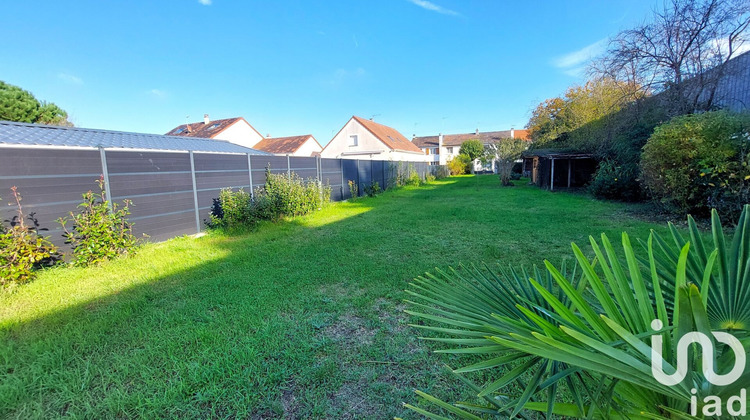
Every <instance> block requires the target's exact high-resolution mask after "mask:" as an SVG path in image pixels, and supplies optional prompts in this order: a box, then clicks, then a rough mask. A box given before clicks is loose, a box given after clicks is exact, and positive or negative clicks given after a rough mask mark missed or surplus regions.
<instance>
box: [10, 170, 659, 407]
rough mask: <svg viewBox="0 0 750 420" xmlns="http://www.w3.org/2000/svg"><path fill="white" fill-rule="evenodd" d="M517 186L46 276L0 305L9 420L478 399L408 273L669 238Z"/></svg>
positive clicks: (346, 214)
mask: <svg viewBox="0 0 750 420" xmlns="http://www.w3.org/2000/svg"><path fill="white" fill-rule="evenodd" d="M515 185H516V187H514V188H502V187H500V186H499V183H498V180H497V178H496V177H494V176H475V177H471V176H466V177H452V178H448V179H443V180H434V181H432V182H430V183H428V184H426V185H421V186H406V187H403V188H399V189H397V190H395V191H389V192H386V193H384V194H380V195H376V196H374V197H364V198H361V199H359V200H356V201H351V202H344V203H336V204H330V205H325V206H323V207H322V208H321V210H319V211H315V212H313V213H311V214H308V215H306V216H297V217H292V218H284V219H283V220H280V221H276V222H274V221H270V220H258V221H257V222H254V225H253V227H252V229H250V230H248V231H244V232H232V233H228V232H227V231H226V230H221V229H220V230H215V231H212V232H211V233H209V234H208V235H206V236H203V237H200V238H194V237H182V238H177V239H174V240H170V241H167V242H164V243H158V244H146V245H142V246H141V247H140V248H138V250H137V252H136V253H135V254H134V255H128V256H124V257H120V258H117V259H114V260H112V261H106V262H103V263H99V264H95V265H91V266H87V267H55V268H51V269H46V270H42V271H40V272H39V273H38V276H37V278H36V279H35V280H34V281H32V282H29V283H28V284H24V285H22V286H20V287H16V288H14V289H13V291H12V293H4V294H3V295H2V296H1V297H0V376H1V377H2V380H1V381H0V415H2V416H3V417H15V418H21V417H22V418H29V417H50V416H61V415H69V416H85V417H115V416H119V417H123V416H124V417H134V416H143V417H156V416H160V417H166V416H170V417H171V416H178V415H179V416H187V417H234V416H237V417H252V418H277V417H287V418H306V417H325V416H328V417H333V418H353V417H362V416H373V415H375V416H376V417H379V418H388V417H394V416H405V417H414V416H415V412H414V411H411V410H410V409H409V408H408V407H406V406H403V405H402V403H404V402H406V403H408V404H411V405H414V406H420V407H424V409H430V408H429V404H426V400H423V399H421V398H419V397H417V395H415V394H414V391H413V390H414V389H418V390H420V391H422V392H425V393H426V394H425V395H427V394H429V395H431V396H433V397H435V398H439V399H442V400H445V401H451V402H453V401H456V400H462V399H463V400H475V399H476V398H475V396H476V393H475V392H473V391H472V390H471V389H470V388H467V387H465V386H464V385H462V383H461V380H460V379H458V378H456V377H455V376H454V375H453V374H451V373H450V371H448V370H446V368H445V366H444V365H446V364H447V365H450V366H451V367H453V368H457V367H459V366H461V365H462V364H465V363H466V362H467V360H473V359H475V358H476V357H477V356H468V359H466V357H467V356H462V355H455V354H434V353H433V350H439V349H440V348H444V347H445V346H443V345H440V344H439V343H434V342H430V341H423V340H420V339H418V336H420V335H423V334H422V333H421V332H419V331H418V330H416V329H414V328H412V327H410V326H409V325H410V324H420V323H422V321H420V319H419V317H418V316H417V315H409V314H407V313H406V312H405V310H410V311H412V312H414V310H413V309H414V308H409V307H408V306H407V304H406V303H405V302H404V300H405V299H407V297H408V296H409V295H408V294H407V292H405V290H407V289H410V286H409V283H410V282H412V281H413V279H415V278H416V277H418V276H421V275H423V274H424V273H425V272H435V269H436V268H437V269H441V270H448V268H449V267H454V268H456V269H457V270H458V271H459V273H464V272H465V273H469V272H471V271H470V270H469V269H468V268H467V267H469V266H470V265H471V264H477V265H480V264H482V263H486V264H488V265H489V266H490V267H493V268H494V269H497V268H498V267H507V266H508V264H512V265H513V266H514V267H521V266H524V267H527V268H528V269H531V267H532V266H533V265H536V266H537V267H539V269H540V270H543V269H544V264H545V263H544V260H545V259H547V260H549V261H550V262H552V263H554V264H560V263H562V261H563V260H564V259H565V257H566V256H570V257H568V258H567V259H566V260H567V261H568V264H569V266H572V258H573V254H572V253H571V251H570V243H571V242H576V243H578V244H580V245H583V244H585V243H587V242H588V239H587V238H588V235H590V234H593V235H598V234H599V233H602V232H604V233H606V234H607V235H608V236H609V237H611V238H616V237H619V235H620V233H621V232H622V231H627V232H629V233H630V234H631V235H632V237H633V240H634V241H635V239H636V238H640V239H643V240H646V239H648V234H649V231H650V230H651V229H655V230H656V231H657V232H660V233H661V234H662V235H665V237H666V235H668V234H669V231H668V229H667V227H666V224H665V223H662V222H661V221H660V222H652V221H651V222H650V221H646V220H644V219H643V217H642V216H643V214H644V209H643V207H642V206H641V205H638V204H623V203H613V202H602V201H596V200H593V199H591V198H590V197H588V196H585V195H572V194H570V195H569V194H553V193H549V192H546V191H541V190H538V189H536V188H535V187H531V186H527V185H525V182H524V181H518V182H516V184H515ZM588 254H590V253H587V255H588ZM461 267H463V268H461ZM495 373H497V372H495ZM487 378H489V376H488V377H487ZM374 413H377V414H374Z"/></svg>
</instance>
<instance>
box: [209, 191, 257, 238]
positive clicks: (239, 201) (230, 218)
mask: <svg viewBox="0 0 750 420" xmlns="http://www.w3.org/2000/svg"><path fill="white" fill-rule="evenodd" d="M252 204H253V203H252V200H251V199H250V194H249V193H247V192H245V190H243V189H241V188H240V189H239V190H238V191H233V190H232V189H231V188H224V189H222V190H221V192H219V198H218V199H214V204H213V206H212V207H211V216H210V221H209V223H208V226H209V227H212V228H225V229H229V230H236V229H242V228H246V227H249V226H252V225H253V224H254V222H255V221H256V219H255V217H254V214H253V206H252Z"/></svg>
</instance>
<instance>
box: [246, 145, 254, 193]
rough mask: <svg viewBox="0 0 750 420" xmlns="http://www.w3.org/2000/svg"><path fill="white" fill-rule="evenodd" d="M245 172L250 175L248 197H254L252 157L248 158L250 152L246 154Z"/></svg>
mask: <svg viewBox="0 0 750 420" xmlns="http://www.w3.org/2000/svg"><path fill="white" fill-rule="evenodd" d="M247 173H248V174H249V177H250V198H251V199H254V198H255V191H253V189H254V188H253V164H252V159H251V158H250V153H248V154H247Z"/></svg>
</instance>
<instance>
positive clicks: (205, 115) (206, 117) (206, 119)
mask: <svg viewBox="0 0 750 420" xmlns="http://www.w3.org/2000/svg"><path fill="white" fill-rule="evenodd" d="M209 122H210V120H209V119H208V114H203V124H206V125H208V123H209Z"/></svg>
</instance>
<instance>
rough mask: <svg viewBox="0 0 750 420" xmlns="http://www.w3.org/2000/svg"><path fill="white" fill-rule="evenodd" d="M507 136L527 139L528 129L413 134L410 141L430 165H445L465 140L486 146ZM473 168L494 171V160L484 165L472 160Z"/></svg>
mask: <svg viewBox="0 0 750 420" xmlns="http://www.w3.org/2000/svg"><path fill="white" fill-rule="evenodd" d="M507 138H519V139H523V140H529V131H528V130H514V129H510V130H503V131H487V132H481V133H480V132H479V130H477V131H475V132H473V133H468V134H445V135H443V134H438V135H437V136H427V137H416V136H414V138H413V139H412V143H414V145H415V146H417V147H419V149H420V150H422V153H424V154H425V155H426V156H428V162H430V165H445V164H446V163H447V162H448V161H450V160H451V159H453V158H455V157H456V156H458V151H459V150H460V149H461V145H462V144H463V142H465V141H466V140H479V141H481V142H482V144H483V145H485V146H487V145H490V144H493V143H497V142H498V141H500V140H502V139H507ZM474 170H475V171H482V170H487V171H493V172H494V171H495V162H489V163H488V164H487V165H486V166H485V165H482V162H480V161H479V160H476V161H475V162H474Z"/></svg>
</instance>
